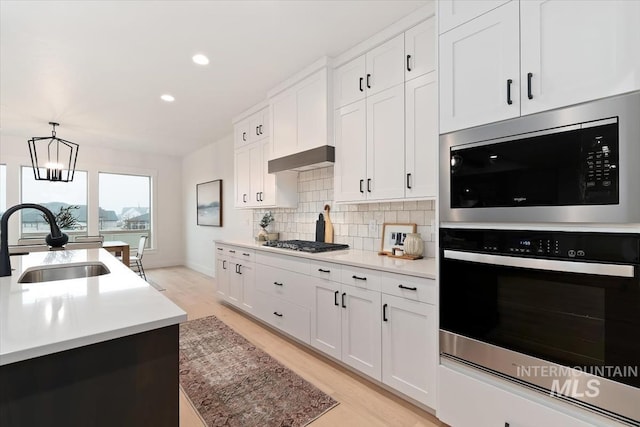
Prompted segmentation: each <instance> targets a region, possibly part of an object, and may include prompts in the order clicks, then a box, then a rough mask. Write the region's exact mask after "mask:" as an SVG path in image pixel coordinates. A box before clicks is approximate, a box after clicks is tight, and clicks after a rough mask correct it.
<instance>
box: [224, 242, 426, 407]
mask: <svg viewBox="0 0 640 427" xmlns="http://www.w3.org/2000/svg"><path fill="white" fill-rule="evenodd" d="M216 249H217V250H216V266H217V276H216V282H217V288H216V292H217V293H218V296H219V297H220V298H221V299H223V300H224V301H227V302H229V303H230V304H233V305H235V306H236V307H238V308H240V309H242V310H244V311H247V312H249V313H251V314H252V315H253V316H255V317H257V318H259V319H260V320H262V321H264V322H266V323H267V324H269V325H271V326H273V327H274V328H276V329H278V330H280V331H282V332H284V333H286V334H288V335H290V336H292V337H294V338H296V339H297V340H299V341H300V342H303V343H305V344H309V345H310V346H312V347H313V348H315V349H317V350H319V351H321V352H323V353H325V354H327V355H329V356H331V357H332V358H334V359H336V360H339V361H341V362H342V363H344V364H346V365H348V366H350V367H352V368H354V369H355V370H357V371H358V372H360V373H362V374H364V375H366V376H368V377H370V378H372V379H375V380H377V381H380V382H382V383H384V384H386V385H388V386H389V387H392V388H394V389H395V390H398V391H399V392H401V393H403V394H404V395H406V396H408V397H410V398H412V399H415V400H416V401H418V402H421V403H423V404H425V405H427V406H430V407H432V408H435V405H436V400H435V387H436V382H435V377H436V375H435V373H436V367H437V355H438V349H437V331H438V330H437V321H436V314H437V310H436V308H435V306H434V305H433V304H435V302H436V301H437V289H436V286H435V282H434V281H433V280H430V279H425V278H420V277H414V276H406V275H403V274H397V273H387V272H380V271H377V270H371V269H368V268H362V267H355V266H350V265H346V264H335V263H331V262H324V261H320V260H314V261H311V260H308V259H305V258H301V257H297V256H286V255H276V254H273V253H271V252H268V251H261V250H257V251H256V253H253V252H249V253H248V256H247V253H246V252H245V251H243V250H242V249H241V248H235V247H231V246H229V247H227V246H223V245H218V247H217V248H216ZM247 261H252V262H253V263H252V264H250V265H249V263H248V262H247ZM238 266H240V267H238ZM238 268H239V270H236V269H238ZM248 282H251V283H250V284H249V283H248ZM383 317H384V320H383Z"/></svg>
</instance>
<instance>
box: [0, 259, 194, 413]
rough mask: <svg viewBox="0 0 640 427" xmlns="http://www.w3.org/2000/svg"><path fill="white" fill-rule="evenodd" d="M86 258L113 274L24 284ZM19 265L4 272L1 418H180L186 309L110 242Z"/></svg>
mask: <svg viewBox="0 0 640 427" xmlns="http://www.w3.org/2000/svg"><path fill="white" fill-rule="evenodd" d="M87 262H90V263H102V264H104V266H106V267H107V269H108V270H109V273H108V274H104V275H100V276H95V277H86V278H75V279H66V280H56V281H48V282H40V283H19V282H18V279H19V278H20V277H21V275H22V274H23V273H24V272H25V271H28V270H30V269H33V268H38V267H39V266H51V267H56V266H63V265H66V266H69V265H75V264H80V263H87ZM11 263H12V266H13V269H14V271H13V274H12V275H11V276H8V277H2V278H0V425H2V426H13V425H39V426H42V425H154V426H158V425H167V426H169V425H173V426H177V425H178V340H179V329H178V325H179V323H180V322H183V321H186V313H185V312H184V311H183V310H181V309H180V308H179V307H178V306H176V305H175V304H174V303H172V302H171V301H169V300H168V299H167V298H166V297H164V296H163V295H162V294H161V293H159V292H158V291H157V290H156V289H154V288H153V287H151V286H150V285H149V284H148V283H146V282H145V281H143V280H142V279H140V278H139V277H138V276H137V275H136V274H134V273H133V272H132V271H131V270H130V269H129V268H127V267H126V266H125V265H124V264H122V263H121V262H120V261H118V260H117V259H116V258H115V257H113V256H112V255H110V254H109V253H108V252H107V251H105V250H103V249H86V250H68V251H67V250H65V251H51V252H37V253H31V254H28V255H23V256H14V257H11Z"/></svg>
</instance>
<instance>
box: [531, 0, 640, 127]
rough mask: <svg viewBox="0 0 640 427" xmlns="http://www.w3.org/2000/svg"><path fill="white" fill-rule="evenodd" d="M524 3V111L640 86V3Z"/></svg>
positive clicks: (552, 106) (614, 93) (554, 106)
mask: <svg viewBox="0 0 640 427" xmlns="http://www.w3.org/2000/svg"><path fill="white" fill-rule="evenodd" d="M520 8H521V14H520V16H521V37H522V39H521V48H522V67H521V73H522V76H521V78H522V82H521V84H520V88H521V95H520V96H521V99H522V103H521V104H522V105H521V110H522V115H525V114H531V113H535V112H538V111H544V110H550V109H553V108H557V107H562V106H565V105H571V104H577V103H580V102H584V101H589V100H592V99H598V98H604V97H607V96H611V95H616V94H620V93H625V92H629V91H633V90H638V89H640V2H638V1H609V0H607V1H597V0H592V1H586V2H580V4H579V6H577V5H576V4H575V3H574V2H569V1H548V0H547V1H541V0H527V1H523V2H521V3H520Z"/></svg>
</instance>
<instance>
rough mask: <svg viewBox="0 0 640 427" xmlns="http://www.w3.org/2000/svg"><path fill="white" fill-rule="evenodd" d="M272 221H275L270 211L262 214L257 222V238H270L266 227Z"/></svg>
mask: <svg viewBox="0 0 640 427" xmlns="http://www.w3.org/2000/svg"><path fill="white" fill-rule="evenodd" d="M273 221H275V218H274V217H273V215H272V214H271V212H267V213H265V214H264V216H263V217H262V219H261V220H260V224H259V225H260V228H261V229H260V232H259V233H258V240H270V239H269V232H268V231H267V227H269V224H271V223H272V222H273Z"/></svg>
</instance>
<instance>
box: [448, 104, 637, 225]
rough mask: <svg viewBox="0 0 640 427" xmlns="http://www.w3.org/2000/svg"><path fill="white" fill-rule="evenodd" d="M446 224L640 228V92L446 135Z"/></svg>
mask: <svg viewBox="0 0 640 427" xmlns="http://www.w3.org/2000/svg"><path fill="white" fill-rule="evenodd" d="M440 153H441V154H440V174H441V175H440V185H441V188H440V194H441V198H440V200H441V201H440V203H441V206H440V208H441V211H440V212H441V221H443V222H459V221H464V222H564V223H566V222H570V223H640V92H633V93H630V94H626V95H621V96H616V97H611V98H606V99H602V100H598V101H593V102H589V103H585V104H580V105H577V106H573V107H568V108H563V109H558V110H554V111H549V112H543V113H538V114H533V115H530V116H526V117H520V118H516V119H512V120H507V121H504V122H500V123H496V124H491V125H486V126H481V127H477V128H473V129H466V130H462V131H457V132H452V133H449V134H445V135H442V136H441V137H440Z"/></svg>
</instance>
